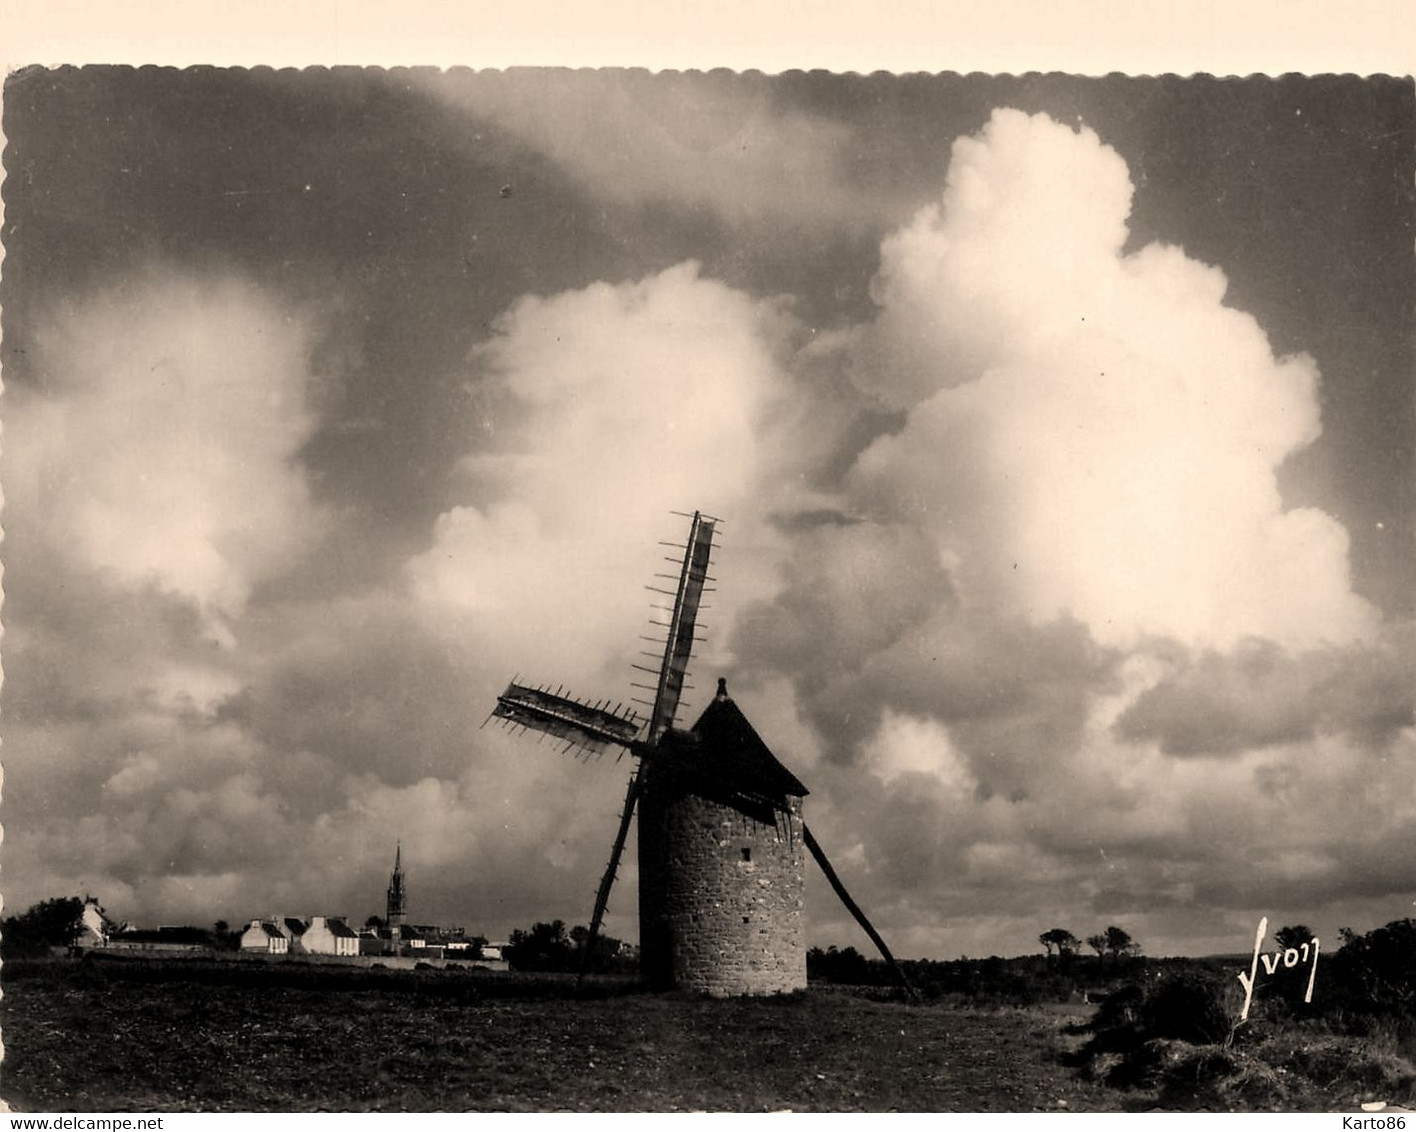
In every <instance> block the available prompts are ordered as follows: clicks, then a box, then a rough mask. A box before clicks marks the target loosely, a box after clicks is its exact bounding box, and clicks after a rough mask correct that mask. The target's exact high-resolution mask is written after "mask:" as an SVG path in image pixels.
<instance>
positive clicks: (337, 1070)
mask: <svg viewBox="0 0 1416 1132" xmlns="http://www.w3.org/2000/svg"><path fill="white" fill-rule="evenodd" d="M0 1013H2V1014H3V1026H4V1042H5V1061H4V1065H3V1076H2V1077H0V1095H3V1097H4V1098H5V1100H6V1101H7V1102H8V1103H9V1104H10V1105H11V1106H12V1107H13V1108H14V1109H16V1110H26V1111H43V1110H54V1109H67V1110H70V1111H86V1110H96V1111H152V1110H168V1111H174V1110H180V1111H198V1110H203V1111H286V1110H294V1111H315V1110H329V1111H368V1110H372V1111H379V1110H454V1111H463V1110H519V1111H593V1110H611V1111H626V1110H630V1111H645V1110H652V1111H678V1110H709V1111H762V1110H769V1111H771V1110H783V1109H792V1110H798V1111H802V1110H811V1111H863V1110H864V1111H886V1110H910V1111H948V1110H955V1111H1031V1110H1053V1111H1066V1110H1072V1111H1078V1110H1081V1111H1099V1110H1116V1109H1121V1108H1123V1107H1125V1106H1126V1104H1127V1099H1128V1098H1127V1095H1126V1094H1124V1093H1122V1092H1119V1091H1117V1090H1115V1089H1112V1088H1108V1087H1106V1086H1103V1085H1100V1084H1095V1083H1092V1082H1088V1081H1084V1080H1082V1079H1081V1078H1080V1077H1079V1076H1078V1075H1077V1073H1076V1072H1075V1070H1073V1069H1070V1068H1068V1067H1067V1066H1065V1065H1064V1064H1062V1061H1061V1058H1062V1056H1063V1055H1064V1054H1065V1053H1066V1052H1067V1050H1068V1049H1069V1048H1071V1047H1073V1046H1075V1045H1076V1042H1077V1039H1075V1038H1072V1037H1069V1036H1067V1035H1066V1034H1065V1033H1064V1028H1065V1027H1066V1025H1067V1024H1068V1023H1069V1022H1075V1021H1076V1020H1077V1011H1075V1010H1073V1011H1071V1012H1070V1014H1069V1012H1068V1011H1067V1010H1066V1009H1065V1008H1055V1009H1052V1010H1046V1009H1040V1008H1038V1009H1016V1008H1000V1009H995V1010H980V1009H968V1008H960V1007H950V1006H946V1005H943V1004H931V1005H927V1006H922V1007H914V1006H908V1007H907V1006H904V1005H901V1004H898V1003H893V1002H884V1001H876V1000H872V999H870V998H866V997H862V996H859V995H854V994H850V993H847V992H845V991H841V990H832V989H820V990H815V989H813V990H812V991H810V992H807V993H805V994H802V995H797V996H791V997H788V998H784V999H778V1000H755V1001H753V1000H747V1001H741V1000H740V1001H726V1002H714V1001H704V1000H699V999H691V998H683V997H676V996H663V995H649V994H643V993H638V992H636V991H635V990H634V989H633V988H632V987H631V986H628V985H625V984H610V983H600V984H596V985H593V986H588V987H587V988H586V989H585V991H584V992H583V993H582V994H576V992H575V988H574V984H573V982H567V981H564V980H557V979H553V978H548V977H541V978H529V977H518V976H500V977H499V976H495V975H487V974H471V973H468V972H453V971H448V972H441V971H437V972H435V971H418V972H382V971H377V970H375V971H368V970H351V969H345V968H341V969H333V968H324V969H320V968H310V967H300V966H298V965H295V964H280V965H268V966H267V965H252V966H247V965H245V964H212V963H200V962H190V961H188V962H181V961H166V962H161V961H158V962H132V961H130V962H127V963H117V962H107V963H98V962H90V963H81V962H75V963H63V962H59V963H36V964H29V965H26V964H10V965H7V967H6V970H5V995H4V999H3V1002H2V1003H0Z"/></svg>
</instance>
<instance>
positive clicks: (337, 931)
mask: <svg viewBox="0 0 1416 1132" xmlns="http://www.w3.org/2000/svg"><path fill="white" fill-rule="evenodd" d="M300 949H301V950H302V951H304V952H306V953H307V954H309V955H358V954H359V933H358V932H356V931H355V930H354V929H353V928H351V927H350V926H349V925H348V924H347V923H345V922H344V920H343V919H342V918H340V917H331V918H329V919H326V918H325V917H324V916H313V917H311V919H310V925H309V927H307V928H306V929H305V931H304V933H303V934H302V935H301V936H300Z"/></svg>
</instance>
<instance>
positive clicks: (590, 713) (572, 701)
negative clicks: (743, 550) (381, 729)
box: [488, 511, 718, 755]
mask: <svg viewBox="0 0 1416 1132" xmlns="http://www.w3.org/2000/svg"><path fill="white" fill-rule="evenodd" d="M691 518H692V525H691V526H690V528H689V534H688V541H687V543H686V544H684V556H683V564H682V568H681V570H680V572H679V576H678V578H679V582H678V588H677V589H676V590H674V591H672V595H673V598H674V604H673V606H672V607H671V608H669V609H667V610H666V611H667V612H668V613H669V620H668V621H667V622H664V621H653V620H651V622H650V623H651V624H653V625H658V626H661V627H662V628H664V629H665V630H666V632H665V635H664V642H663V645H664V651H663V657H662V661H661V663H660V665H659V667H658V668H657V669H648V668H645V667H644V666H643V665H635V666H634V667H635V668H637V669H639V671H641V672H647V673H649V674H651V675H653V676H654V677H655V678H656V680H655V683H654V684H653V685H647V684H635V685H634V686H635V687H636V688H642V689H644V690H646V691H652V692H653V693H654V700H653V703H652V704H650V705H648V706H649V707H650V709H651V710H650V715H649V718H648V730H647V734H646V735H644V737H643V739H641V738H640V731H641V729H643V728H644V724H645V721H644V719H643V718H642V717H640V716H639V715H638V714H636V713H635V712H634V710H633V709H626V708H625V707H624V705H623V704H616V705H615V706H614V707H613V708H611V707H610V706H609V704H610V701H609V700H598V701H595V702H594V703H590V702H588V701H585V700H581V699H578V698H576V697H574V696H569V695H566V694H565V690H564V688H557V689H556V690H555V691H554V692H552V691H551V690H550V688H549V686H533V685H529V684H521V683H518V682H517V681H516V680H513V681H512V682H511V683H510V684H508V685H507V689H506V691H505V692H503V693H502V694H501V695H500V696H498V697H497V704H496V707H494V708H493V709H492V713H491V715H490V716H489V717H488V718H489V719H497V720H498V721H500V722H502V723H504V724H505V725H507V726H512V727H515V726H519V727H522V728H524V729H526V730H529V731H538V732H541V733H543V734H546V735H551V736H553V737H555V738H557V739H562V740H564V741H565V747H564V748H563V750H566V751H570V750H581V751H584V752H586V753H587V754H600V753H603V752H604V751H605V750H607V749H609V748H610V747H621V748H623V749H625V750H628V751H631V752H632V753H634V754H636V755H643V754H645V753H646V752H647V751H648V750H649V749H650V748H652V747H653V746H654V744H655V743H657V742H658V741H659V739H660V738H662V736H663V734H664V732H665V731H667V730H668V729H669V728H670V727H672V726H673V723H674V717H675V715H676V714H677V712H678V708H679V701H680V699H681V698H682V695H683V690H684V688H685V687H687V686H688V685H687V684H686V683H685V681H686V678H687V677H688V675H689V672H688V664H689V660H690V659H691V658H692V655H693V644H694V641H695V640H697V639H699V638H697V637H696V636H695V633H696V631H697V626H698V613H699V610H700V609H701V608H702V599H703V594H704V593H705V592H707V590H708V587H707V585H706V583H708V582H711V581H713V580H714V579H713V578H712V577H710V576H709V574H708V567H709V564H710V562H711V560H712V555H713V534H714V531H715V529H716V526H717V523H718V520H717V519H714V518H712V517H710V516H706V515H703V514H702V513H701V512H697V511H695V512H694V513H693V515H692V517H691ZM669 545H675V546H676V545H678V544H676V543H673V544H669ZM670 561H673V560H672V559H671V560H670ZM648 588H649V589H652V590H654V591H655V592H656V593H663V594H669V593H670V592H671V591H669V590H661V589H659V588H658V587H655V586H650V587H648ZM661 608H663V607H661ZM640 702H643V701H640Z"/></svg>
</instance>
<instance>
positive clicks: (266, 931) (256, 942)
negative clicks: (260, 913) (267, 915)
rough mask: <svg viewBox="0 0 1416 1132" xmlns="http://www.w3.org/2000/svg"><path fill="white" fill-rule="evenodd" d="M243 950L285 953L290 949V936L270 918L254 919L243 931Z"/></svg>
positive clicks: (275, 953) (272, 953) (267, 953)
mask: <svg viewBox="0 0 1416 1132" xmlns="http://www.w3.org/2000/svg"><path fill="white" fill-rule="evenodd" d="M241 950H242V951H253V952H261V953H264V954H266V955H285V954H286V953H288V952H289V950H290V937H289V936H288V935H286V934H285V932H284V931H282V930H281V928H280V927H279V926H278V925H277V924H275V923H274V922H272V921H270V920H252V921H251V922H250V923H249V924H247V925H246V930H245V931H243V932H242V933H241Z"/></svg>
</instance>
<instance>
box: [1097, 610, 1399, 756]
mask: <svg viewBox="0 0 1416 1132" xmlns="http://www.w3.org/2000/svg"><path fill="white" fill-rule="evenodd" d="M1412 640H1413V633H1412V629H1411V627H1410V626H1402V627H1399V628H1393V629H1392V630H1391V631H1390V632H1389V633H1388V634H1387V636H1386V639H1385V640H1383V641H1382V642H1380V643H1378V644H1376V645H1373V646H1353V647H1351V648H1347V649H1336V648H1328V649H1320V650H1313V651H1308V652H1300V653H1292V652H1289V651H1287V650H1285V649H1283V648H1282V647H1281V646H1279V645H1277V644H1274V643H1273V642H1272V641H1246V642H1244V643H1242V644H1241V645H1239V647H1237V648H1236V649H1234V650H1233V651H1232V652H1229V653H1216V652H1204V653H1201V654H1200V655H1199V656H1196V657H1194V658H1187V660H1186V661H1185V662H1184V663H1183V664H1182V666H1181V667H1180V668H1179V669H1178V670H1177V671H1176V672H1175V673H1174V674H1173V675H1171V676H1168V677H1167V678H1165V679H1164V680H1162V681H1161V682H1160V683H1159V684H1156V685H1155V686H1154V687H1152V688H1149V689H1147V690H1146V691H1145V692H1142V693H1141V695H1140V696H1138V697H1137V698H1136V700H1135V701H1134V702H1133V703H1132V704H1131V705H1130V706H1128V707H1127V708H1126V710H1125V711H1124V712H1123V713H1122V714H1121V716H1120V717H1119V718H1118V719H1117V721H1116V732H1117V734H1118V735H1119V736H1120V737H1121V738H1123V739H1126V740H1129V741H1131V742H1143V741H1147V740H1149V741H1153V742H1156V743H1158V744H1159V745H1160V748H1161V750H1163V751H1165V752H1166V753H1167V754H1172V755H1208V754H1221V755H1222V754H1234V753H1236V752H1241V751H1247V750H1253V749H1255V748H1261V747H1268V746H1273V745H1276V744H1282V743H1295V742H1299V741H1302V740H1305V739H1311V738H1313V737H1314V736H1316V735H1318V734H1320V733H1330V734H1342V735H1347V736H1349V737H1351V738H1352V739H1353V740H1354V741H1355V742H1358V743H1361V744H1362V745H1363V746H1368V747H1380V746H1382V745H1383V744H1385V743H1386V742H1388V741H1389V740H1390V739H1391V737H1392V736H1393V735H1394V734H1395V733H1396V732H1397V731H1398V730H1400V729H1401V728H1403V727H1410V726H1412V722H1413V710H1414V708H1416V689H1414V688H1413V684H1412V681H1411V679H1410V673H1411V672H1412V671H1413V668H1416V651H1413V647H1412Z"/></svg>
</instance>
